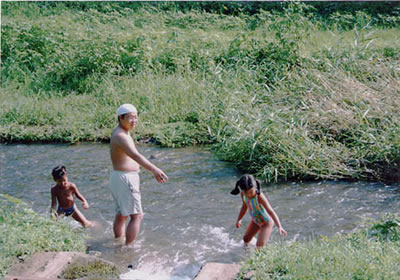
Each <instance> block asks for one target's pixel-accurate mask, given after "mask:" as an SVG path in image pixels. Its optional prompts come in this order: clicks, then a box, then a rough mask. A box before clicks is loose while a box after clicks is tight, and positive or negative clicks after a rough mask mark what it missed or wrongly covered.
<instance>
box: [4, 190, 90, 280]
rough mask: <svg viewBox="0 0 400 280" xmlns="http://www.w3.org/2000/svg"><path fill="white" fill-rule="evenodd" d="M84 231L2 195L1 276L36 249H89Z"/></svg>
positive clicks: (55, 250) (48, 250)
mask: <svg viewBox="0 0 400 280" xmlns="http://www.w3.org/2000/svg"><path fill="white" fill-rule="evenodd" d="M85 250H86V241H85V239H84V233H83V232H81V231H80V230H73V229H71V227H70V225H68V224H66V223H64V222H63V221H61V220H60V221H57V222H55V221H53V220H51V219H50V218H49V217H43V216H39V215H38V214H36V213H35V212H34V211H33V210H32V209H30V207H29V206H28V205H27V204H26V203H24V202H22V201H20V200H19V199H16V198H13V197H10V196H7V195H0V277H4V276H5V275H6V274H7V271H8V270H9V269H10V267H11V266H12V265H13V264H15V263H17V262H19V261H23V260H24V259H25V258H27V257H29V256H30V255H32V254H33V253H36V252H57V251H78V252H85Z"/></svg>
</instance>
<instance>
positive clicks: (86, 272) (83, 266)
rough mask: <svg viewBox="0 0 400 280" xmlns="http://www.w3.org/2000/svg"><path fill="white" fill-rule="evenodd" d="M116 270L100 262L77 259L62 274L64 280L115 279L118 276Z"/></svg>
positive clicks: (111, 265)
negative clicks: (86, 279)
mask: <svg viewBox="0 0 400 280" xmlns="http://www.w3.org/2000/svg"><path fill="white" fill-rule="evenodd" d="M120 274H121V273H120V271H119V270H118V268H117V267H116V266H115V265H113V264H111V263H108V262H105V261H102V260H92V261H87V259H84V260H79V259H77V260H76V261H75V262H74V263H72V264H70V265H69V266H68V268H67V269H66V270H65V271H64V272H63V273H62V277H63V278H64V279H81V278H84V277H86V278H89V279H117V277H118V276H119V275H120Z"/></svg>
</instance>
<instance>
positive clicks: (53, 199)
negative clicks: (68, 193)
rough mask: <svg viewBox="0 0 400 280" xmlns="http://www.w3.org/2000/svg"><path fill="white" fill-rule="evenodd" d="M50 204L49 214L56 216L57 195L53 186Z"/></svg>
mask: <svg viewBox="0 0 400 280" xmlns="http://www.w3.org/2000/svg"><path fill="white" fill-rule="evenodd" d="M50 192H51V206H50V215H51V216H52V217H53V218H56V216H57V214H56V213H57V196H56V190H55V189H54V187H53V188H51V191H50Z"/></svg>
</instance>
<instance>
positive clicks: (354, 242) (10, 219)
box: [0, 195, 400, 279]
mask: <svg viewBox="0 0 400 280" xmlns="http://www.w3.org/2000/svg"><path fill="white" fill-rule="evenodd" d="M0 198H1V201H0V202H1V206H2V207H1V208H0V211H1V212H0V213H1V215H0V219H1V224H0V233H1V234H0V244H1V246H2V250H0V264H1V268H0V276H1V277H4V276H5V275H6V274H7V272H8V270H9V269H10V268H11V266H12V265H13V264H16V263H18V262H21V261H24V260H26V261H27V266H26V267H23V268H21V269H20V270H18V269H17V270H15V271H14V272H13V273H14V274H15V273H20V275H22V274H23V272H24V271H25V270H27V271H28V270H29V269H30V268H29V267H28V264H29V263H30V262H29V261H28V260H30V257H31V256H32V255H34V254H35V253H38V252H49V251H50V252H62V251H68V252H73V251H80V252H85V251H86V247H85V235H84V232H82V231H77V230H76V229H72V230H71V228H70V226H68V225H66V224H64V223H63V222H62V221H58V222H57V223H55V222H54V221H52V220H51V219H50V218H44V217H41V216H39V215H37V214H36V213H34V212H33V211H32V210H31V209H30V208H29V207H28V206H27V205H26V204H24V203H22V202H21V201H20V200H17V199H15V198H12V197H8V196H4V195H1V196H0ZM399 249H400V217H398V216H395V215H386V216H385V217H383V218H382V219H381V220H378V221H371V222H370V224H367V225H365V228H364V229H361V230H358V231H356V232H353V233H349V234H338V235H336V236H333V237H325V236H319V237H315V238H313V239H311V240H308V241H291V242H284V241H281V242H271V243H270V244H268V245H267V246H266V247H265V248H264V249H263V250H260V251H255V252H254V254H252V256H251V257H250V258H249V259H248V260H246V261H244V262H242V263H241V269H240V275H239V279H246V275H247V276H248V275H253V277H255V279H275V278H276V277H283V276H284V277H287V278H294V279H350V278H351V279H354V278H359V279H375V278H383V279H397V278H399V277H400V270H399V268H398V263H399V262H400V250H399ZM65 254H66V255H68V253H65ZM45 255H46V254H45ZM45 255H43V256H45ZM50 255H51V254H47V255H46V256H50ZM56 255H57V253H54V256H56ZM59 255H60V256H61V255H62V254H59ZM72 255H74V256H75V255H76V253H71V254H70V255H68V256H72ZM79 256H81V255H79V254H78V257H79ZM82 256H83V255H82ZM83 258H85V259H90V260H92V261H93V260H94V258H93V257H90V256H87V257H86V256H83ZM52 259H53V258H52ZM62 259H63V263H64V264H66V262H65V258H62ZM54 260H55V259H54ZM96 260H97V259H96ZM79 263H80V264H81V265H82V263H83V262H82V261H79ZM105 263H107V262H105ZM88 264H90V262H88ZM88 267H90V265H88ZM205 267H207V265H206V266H205ZM56 268H57V269H58V270H57V271H56V272H57V273H61V270H60V269H59V267H56ZM235 268H236V266H235ZM32 269H33V270H35V271H38V267H37V266H32ZM99 269H100V268H99V266H98V265H94V266H93V271H94V272H96V273H99V271H100V270H99ZM221 269H222V270H223V269H225V268H224V267H222V266H221ZM33 270H32V271H33ZM77 270H78V272H77V273H86V271H87V269H86V267H85V268H82V267H80V268H79V269H77ZM93 271H92V272H93ZM47 272H48V273H53V272H54V273H55V271H50V270H49V269H48V271H47ZM102 272H103V273H105V272H106V273H108V274H107V275H115V274H113V273H116V270H115V269H114V268H112V269H110V266H107V267H106V268H104V269H103V270H102ZM206 272H207V271H204V272H203V273H206ZM21 273H22V274H21ZM42 273H44V272H43V271H42ZM71 273H72V272H71ZM109 273H111V274H109ZM207 273H208V274H206V275H210V274H209V273H210V271H208V272H207ZM15 275H16V274H15ZM24 275H25V274H24ZM214 275H216V274H214ZM200 276H201V273H200V275H198V277H200ZM203 276H204V275H203ZM203 276H201V277H203ZM111 278H112V277H111ZM200 279H201V278H200Z"/></svg>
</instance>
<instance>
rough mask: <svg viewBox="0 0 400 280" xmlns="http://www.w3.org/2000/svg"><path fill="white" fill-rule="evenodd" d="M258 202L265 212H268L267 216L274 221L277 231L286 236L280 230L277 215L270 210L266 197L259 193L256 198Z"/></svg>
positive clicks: (281, 229)
mask: <svg viewBox="0 0 400 280" xmlns="http://www.w3.org/2000/svg"><path fill="white" fill-rule="evenodd" d="M258 202H259V203H261V205H262V206H264V208H265V210H266V211H267V212H268V214H269V215H270V216H271V218H272V220H274V222H275V225H276V226H277V227H278V230H279V232H280V233H281V234H283V235H284V236H286V234H287V233H286V231H285V230H284V229H283V228H282V225H281V222H280V221H279V217H278V215H277V214H276V213H275V211H274V209H272V207H271V204H269V202H268V199H267V198H266V196H265V195H264V194H263V193H261V194H260V195H259V196H258Z"/></svg>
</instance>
